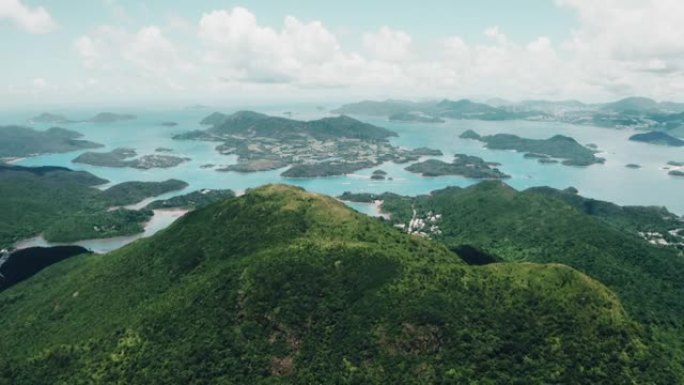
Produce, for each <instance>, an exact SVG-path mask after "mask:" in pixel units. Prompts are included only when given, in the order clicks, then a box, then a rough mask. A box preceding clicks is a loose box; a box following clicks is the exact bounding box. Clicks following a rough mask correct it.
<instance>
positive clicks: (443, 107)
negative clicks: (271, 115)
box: [333, 99, 540, 123]
mask: <svg viewBox="0 0 684 385" xmlns="http://www.w3.org/2000/svg"><path fill="white" fill-rule="evenodd" d="M333 112H336V113H342V114H353V115H373V116H387V117H389V118H390V120H394V121H409V122H425V123H439V122H443V121H444V118H450V119H478V120H507V119H520V118H525V117H528V116H536V115H539V114H540V113H539V112H534V113H531V114H530V113H519V112H516V111H511V110H507V109H504V108H499V107H493V106H490V105H488V104H485V103H478V102H474V101H472V100H469V99H461V100H456V101H454V100H449V99H443V100H433V101H427V102H411V101H405V100H386V101H379V102H378V101H363V102H359V103H352V104H347V105H344V106H342V107H340V108H338V109H337V110H335V111H333Z"/></svg>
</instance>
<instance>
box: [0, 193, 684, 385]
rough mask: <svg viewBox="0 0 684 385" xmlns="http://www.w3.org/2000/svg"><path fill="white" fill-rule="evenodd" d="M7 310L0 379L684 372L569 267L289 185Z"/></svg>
mask: <svg viewBox="0 0 684 385" xmlns="http://www.w3.org/2000/svg"><path fill="white" fill-rule="evenodd" d="M510 194H513V193H510ZM509 230H511V229H509ZM478 239H479V238H474V239H473V241H477V240H478ZM502 251H503V250H502ZM511 251H515V249H511ZM519 256H520V254H519V253H518V254H513V255H512V257H514V258H516V257H519ZM0 323H1V324H2V325H3V326H4V327H3V328H0V340H1V341H3V349H0V384H3V385H4V384H13V385H23V384H35V383H44V382H46V379H49V380H47V382H50V383H63V384H67V383H68V384H85V383H107V384H110V383H115V384H293V383H294V384H314V383H316V384H317V383H322V384H434V383H437V384H464V383H468V384H520V385H522V384H525V385H527V384H592V385H596V384H675V383H681V380H682V377H678V374H677V373H676V372H674V371H673V369H672V367H671V362H670V361H669V357H665V356H663V355H662V352H661V351H660V348H659V346H658V345H657V344H655V343H654V342H653V340H652V338H651V336H650V335H649V334H648V333H647V332H646V331H644V330H643V329H642V327H641V326H639V324H637V323H636V322H634V321H633V320H632V319H631V318H630V316H629V315H628V313H627V312H625V310H624V309H623V307H622V305H621V304H620V301H619V300H618V298H617V297H616V296H615V295H614V294H613V293H612V292H611V291H610V290H609V289H607V288H606V287H604V286H603V285H602V284H600V283H599V282H597V281H595V280H594V279H592V278H589V277H588V276H586V275H584V274H582V273H579V272H577V271H576V270H574V269H572V268H569V267H566V266H562V265H557V264H549V265H538V264H531V263H501V264H490V265H486V266H470V265H467V264H465V263H464V262H463V261H462V260H461V259H460V258H459V257H458V256H457V255H456V254H454V253H452V252H450V251H449V250H447V249H446V248H445V247H443V246H441V245H439V244H438V243H435V242H433V241H430V240H427V239H423V238H419V237H414V236H409V235H406V234H402V233H401V232H399V231H398V230H396V229H393V228H391V227H390V226H387V225H385V224H383V223H381V222H380V221H377V220H375V219H372V218H369V217H366V216H364V215H362V214H359V213H356V212H354V211H352V210H350V209H349V208H347V207H346V206H344V205H343V204H342V203H340V202H337V201H336V200H334V199H332V198H327V197H322V196H319V195H315V194H310V193H307V192H305V191H303V190H301V189H298V188H293V187H286V186H280V185H271V186H266V187H263V188H259V189H255V190H252V191H250V192H248V193H247V194H246V195H244V196H242V197H240V198H236V199H231V200H227V201H224V202H220V203H217V204H214V205H211V206H208V207H206V208H203V209H200V210H197V211H194V212H192V213H190V214H188V215H186V216H184V217H182V218H181V219H180V220H178V221H177V222H176V223H174V224H173V225H172V226H171V227H170V228H168V229H167V230H165V231H163V232H161V233H159V234H158V235H156V236H154V237H152V238H149V239H145V240H141V241H138V242H136V243H134V244H132V245H129V246H127V247H125V248H123V249H121V250H119V251H116V252H113V253H110V254H108V255H104V256H97V255H94V256H84V257H76V258H72V259H69V260H67V261H64V262H61V263H58V264H56V265H53V266H52V267H50V268H48V269H46V270H43V271H42V272H41V273H39V274H38V275H36V276H34V277H33V278H31V279H29V280H27V281H25V282H23V283H21V284H19V285H16V286H14V287H12V288H10V289H8V290H6V291H5V292H3V293H0Z"/></svg>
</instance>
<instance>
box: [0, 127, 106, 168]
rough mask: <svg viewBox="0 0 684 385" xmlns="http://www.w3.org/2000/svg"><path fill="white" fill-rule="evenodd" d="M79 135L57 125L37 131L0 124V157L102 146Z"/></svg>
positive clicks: (61, 151)
mask: <svg viewBox="0 0 684 385" xmlns="http://www.w3.org/2000/svg"><path fill="white" fill-rule="evenodd" d="M81 137H83V135H82V134H80V133H78V132H76V131H71V130H66V129H64V128H58V127H53V128H50V129H48V130H46V131H39V130H35V129H33V128H29V127H22V126H0V158H5V159H6V160H12V159H15V158H23V157H27V156H35V155H43V154H53V153H65V152H72V151H78V150H86V149H94V148H99V147H104V146H103V145H101V144H98V143H93V142H90V141H87V140H80V139H79V138H81Z"/></svg>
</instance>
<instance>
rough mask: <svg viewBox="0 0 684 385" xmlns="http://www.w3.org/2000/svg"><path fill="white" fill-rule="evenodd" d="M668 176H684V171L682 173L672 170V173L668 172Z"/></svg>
mask: <svg viewBox="0 0 684 385" xmlns="http://www.w3.org/2000/svg"><path fill="white" fill-rule="evenodd" d="M668 174H669V175H672V176H684V171H682V170H672V171H670V172H668Z"/></svg>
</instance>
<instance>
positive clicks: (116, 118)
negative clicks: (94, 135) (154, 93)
mask: <svg viewBox="0 0 684 385" xmlns="http://www.w3.org/2000/svg"><path fill="white" fill-rule="evenodd" d="M135 119H137V116H135V115H131V114H115V113H113V112H100V113H99V114H97V115H95V116H93V117H92V118H90V119H88V120H86V122H89V123H116V122H121V121H126V120H135Z"/></svg>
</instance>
